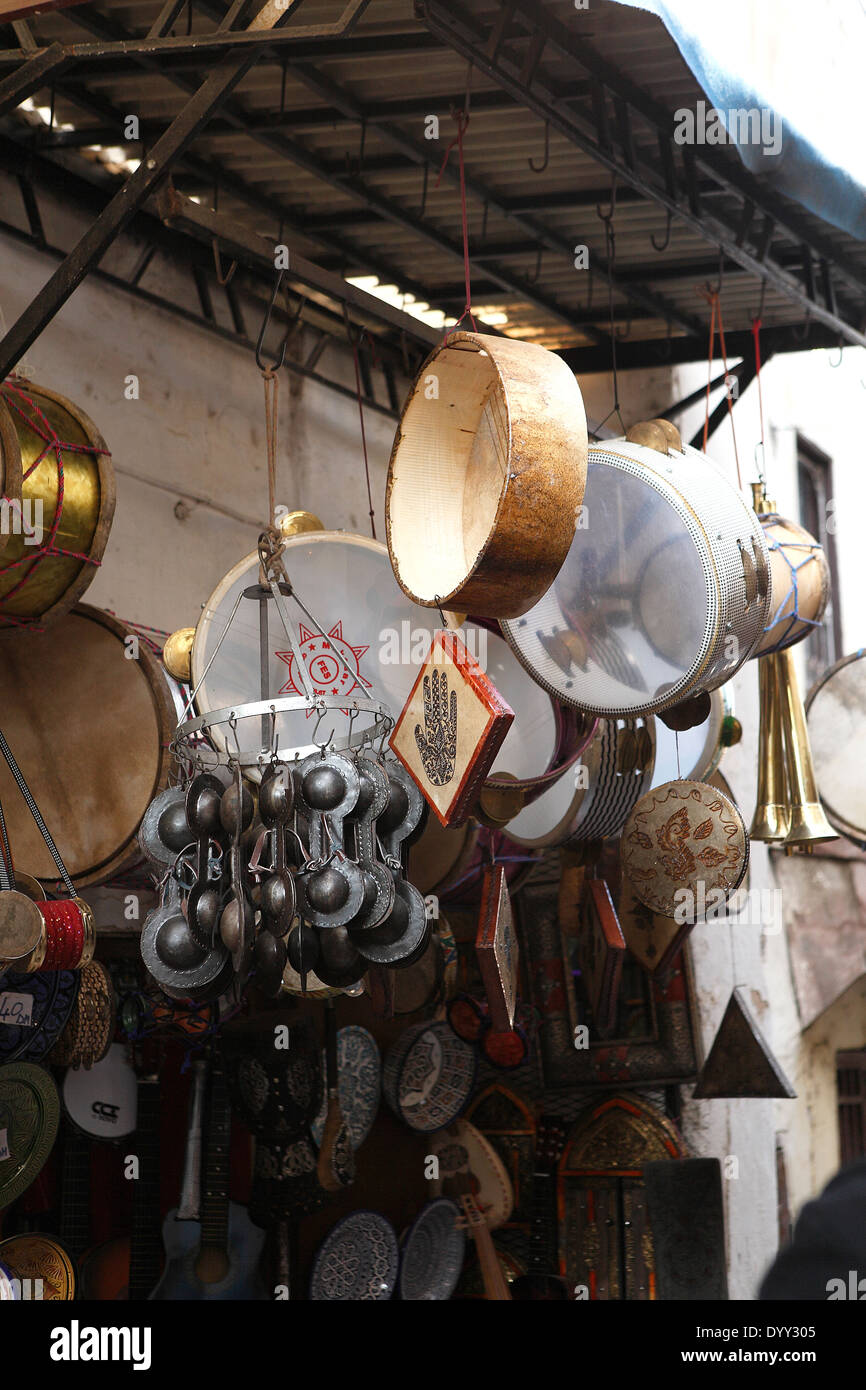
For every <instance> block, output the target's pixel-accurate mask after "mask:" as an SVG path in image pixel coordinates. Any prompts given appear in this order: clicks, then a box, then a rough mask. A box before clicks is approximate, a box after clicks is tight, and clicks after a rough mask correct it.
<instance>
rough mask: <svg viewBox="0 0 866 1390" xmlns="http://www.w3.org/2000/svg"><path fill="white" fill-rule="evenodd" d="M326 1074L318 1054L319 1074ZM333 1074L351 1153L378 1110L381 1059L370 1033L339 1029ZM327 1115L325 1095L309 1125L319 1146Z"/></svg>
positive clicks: (360, 1141) (350, 1028)
mask: <svg viewBox="0 0 866 1390" xmlns="http://www.w3.org/2000/svg"><path fill="white" fill-rule="evenodd" d="M326 1070H327V1064H326V1061H325V1052H324V1049H323V1050H322V1072H323V1073H324V1072H325V1071H326ZM337 1072H338V1076H339V1084H338V1089H339V1095H340V1110H341V1112H342V1115H343V1122H344V1124H345V1126H346V1130H347V1133H348V1139H349V1144H350V1146H351V1148H352V1150H353V1151H354V1150H355V1149H359V1148H360V1147H361V1145H362V1144H363V1142H364V1140H365V1139H366V1138H367V1135H368V1134H369V1133H370V1130H371V1129H372V1128H373V1121H374V1120H375V1118H376V1112H377V1111H378V1109H379V1100H380V1097H381V1094H382V1059H381V1057H380V1056H379V1048H378V1047H377V1045H376V1039H375V1038H374V1037H373V1034H372V1033H368V1032H367V1029H366V1028H359V1027H357V1026H355V1025H354V1024H353V1025H352V1026H351V1027H349V1028H341V1029H340V1031H339V1032H338V1034H337ZM327 1113H328V1097H327V1093H325V1094H323V1096H322V1104H321V1106H320V1107H319V1113H318V1115H317V1116H316V1118H315V1119H314V1120H313V1123H312V1124H311V1125H310V1132H311V1134H312V1136H313V1139H314V1140H315V1142H316V1144H317V1145H319V1144H321V1142H322V1133H323V1131H324V1128H325V1117H326V1115H327Z"/></svg>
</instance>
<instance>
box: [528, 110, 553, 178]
mask: <svg viewBox="0 0 866 1390" xmlns="http://www.w3.org/2000/svg"><path fill="white" fill-rule="evenodd" d="M526 162H527V164H528V165H529V167H530V169H531V170H532V172H533V174H543V173H544V171H545V169H546V168H547V166H548V164H549V163H550V121H545V122H544V158H543V159H542V161H541V163H540V164H536V162H535V160H534V159H527V161H526Z"/></svg>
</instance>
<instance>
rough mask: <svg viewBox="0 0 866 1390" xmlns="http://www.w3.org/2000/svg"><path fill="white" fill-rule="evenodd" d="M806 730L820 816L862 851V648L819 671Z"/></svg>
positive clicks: (865, 811)
mask: <svg viewBox="0 0 866 1390" xmlns="http://www.w3.org/2000/svg"><path fill="white" fill-rule="evenodd" d="M806 727H807V729H808V733H809V743H810V745H811V749H812V763H813V766H814V768H815V779H816V781H817V783H818V794H819V796H820V798H821V805H822V806H823V807H824V813H825V815H826V817H827V819H828V821H829V822H830V824H831V825H832V827H833V829H834V830H838V832H839V834H840V835H844V836H845V837H846V839H848V840H851V841H852V843H853V844H855V845H857V846H859V848H860V849H866V782H864V778H863V768H862V758H861V757H860V756H858V750H860V749H861V748H862V746H863V737H864V732H866V648H861V649H860V651H857V652H853V653H852V654H851V656H845V657H843V658H842V660H841V661H837V662H836V664H835V665H834V666H831V667H830V668H829V669H828V670H827V671H825V672H824V674H823V676H822V677H821V679H820V680H819V681H817V682H816V684H815V685H813V686H812V689H811V690H810V691H809V694H808V697H807V699H806Z"/></svg>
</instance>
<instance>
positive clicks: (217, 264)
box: [211, 237, 238, 288]
mask: <svg viewBox="0 0 866 1390" xmlns="http://www.w3.org/2000/svg"><path fill="white" fill-rule="evenodd" d="M211 246H212V247H213V263H214V270H215V271H216V278H217V284H218V285H222V286H223V288H225V286H226V285H227V284H228V283H229V281H230V280H231V278H232V276H233V275H234V273H235V271H236V270H237V268H238V263H237V261H232V263H231V265H230V266H229V268H228V270H227V271H226V273H225V275H223V269H222V261H221V259H220V243H219V237H212V238H211Z"/></svg>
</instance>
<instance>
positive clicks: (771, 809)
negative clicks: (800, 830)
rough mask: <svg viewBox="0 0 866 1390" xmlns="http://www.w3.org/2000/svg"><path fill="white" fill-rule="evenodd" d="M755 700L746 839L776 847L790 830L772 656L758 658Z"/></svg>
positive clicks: (776, 681) (777, 695)
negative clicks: (752, 798)
mask: <svg viewBox="0 0 866 1390" xmlns="http://www.w3.org/2000/svg"><path fill="white" fill-rule="evenodd" d="M758 700H759V705H760V723H759V726H758V804H757V806H756V807H755V814H754V817H753V819H752V824H751V827H750V829H749V836H750V838H751V839H752V840H762V841H764V843H765V844H778V843H780V842H781V841H782V840H784V839H785V838H786V836H787V834H788V831H789V829H790V827H791V812H790V809H789V807H788V777H787V772H786V769H785V747H784V742H783V738H782V705H781V699H780V694H779V681H778V672H777V670H776V658H775V655H771V656H762V657H759V659H758Z"/></svg>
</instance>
